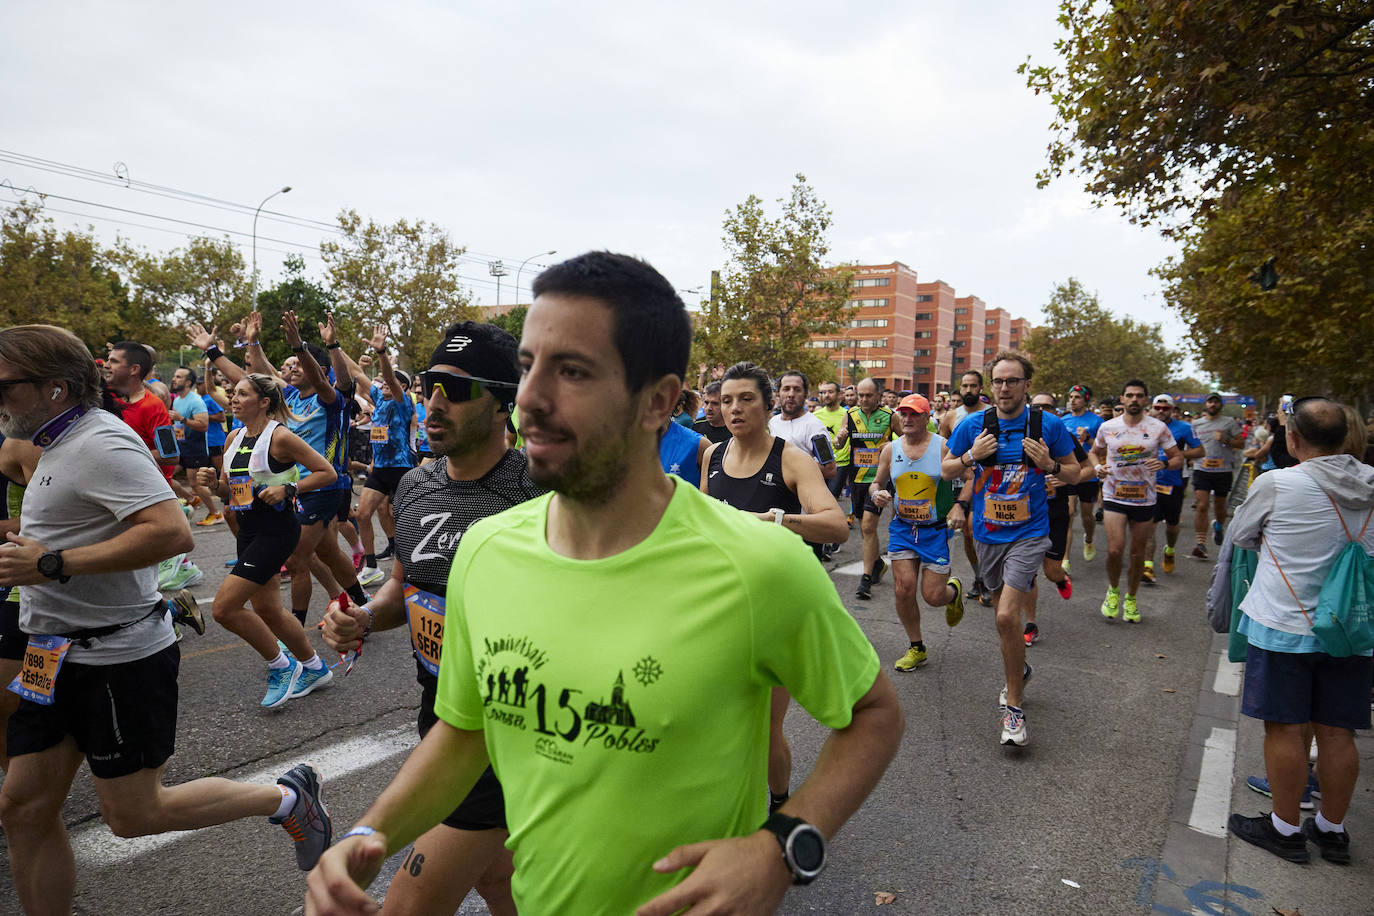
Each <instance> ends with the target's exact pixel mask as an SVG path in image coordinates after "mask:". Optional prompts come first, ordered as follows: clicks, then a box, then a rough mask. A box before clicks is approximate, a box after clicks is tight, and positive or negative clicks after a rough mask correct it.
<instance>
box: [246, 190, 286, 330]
mask: <svg viewBox="0 0 1374 916" xmlns="http://www.w3.org/2000/svg"><path fill="white" fill-rule="evenodd" d="M290 190H291V185H286V186H285V187H283V188H282V189H281V190H280V191H273V192H272V193H271V194H268V195H267V196H266V197H264V198H263V199H262V203H260V204H258V208H257V209H256V210H254V211H253V304H252V308H253V310H254V311H256V310H257V307H258V214H260V213H262V208H263V207H265V206H267V202H268V201H269V200H271V199H272V198H274V197H276V196H277V195H278V194H285V193H286V192H287V191H290Z"/></svg>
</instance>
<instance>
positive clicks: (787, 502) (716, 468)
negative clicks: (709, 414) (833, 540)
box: [706, 436, 801, 521]
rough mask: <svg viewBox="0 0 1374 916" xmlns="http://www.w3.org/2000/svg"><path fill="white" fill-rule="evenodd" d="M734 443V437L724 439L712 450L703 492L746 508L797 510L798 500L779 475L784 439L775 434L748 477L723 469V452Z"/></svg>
mask: <svg viewBox="0 0 1374 916" xmlns="http://www.w3.org/2000/svg"><path fill="white" fill-rule="evenodd" d="M734 444H735V443H734V440H733V439H727V440H725V441H724V442H723V443H721V444H720V446H719V447H717V448H714V449H712V450H711V457H710V459H709V463H708V466H707V469H706V493H707V494H708V495H709V496H712V497H714V498H715V499H719V500H720V501H722V502H726V503H729V504H730V505H732V506H734V507H735V508H736V509H743V510H744V511H746V512H760V513H763V512H768V511H769V510H770V509H774V508H777V509H781V510H782V511H783V512H785V513H787V514H789V515H798V514H800V513H801V500H799V499H798V498H797V494H796V493H794V492H792V490H791V489H790V488H789V487H788V486H787V483H786V481H784V480H783V475H782V450H783V446H785V445H787V442H786V440H783V439H779V438H778V437H777V436H774V437H773V447H772V449H770V450H769V452H768V457H767V458H765V459H764V460H763V466H762V467H760V468H759V469H758V470H757V471H755V472H754V473H753V474H750V475H749V476H748V477H732V476H731V475H730V474H729V472H727V471H726V470H725V456H726V454H728V453H729V451H730V447H731V446H732V445H734ZM769 521H772V519H771V518H770V519H769Z"/></svg>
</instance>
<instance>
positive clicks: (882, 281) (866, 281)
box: [854, 277, 892, 287]
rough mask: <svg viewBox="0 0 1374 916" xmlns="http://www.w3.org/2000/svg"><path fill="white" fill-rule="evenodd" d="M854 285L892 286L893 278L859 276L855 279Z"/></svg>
mask: <svg viewBox="0 0 1374 916" xmlns="http://www.w3.org/2000/svg"><path fill="white" fill-rule="evenodd" d="M854 285H855V286H856V287H857V286H891V285H892V278H891V277H861V278H859V279H858V280H855V281H854Z"/></svg>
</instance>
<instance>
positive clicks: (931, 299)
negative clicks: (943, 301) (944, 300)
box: [916, 293, 935, 302]
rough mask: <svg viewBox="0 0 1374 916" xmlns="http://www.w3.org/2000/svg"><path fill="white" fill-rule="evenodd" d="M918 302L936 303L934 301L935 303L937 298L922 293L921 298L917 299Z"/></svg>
mask: <svg viewBox="0 0 1374 916" xmlns="http://www.w3.org/2000/svg"><path fill="white" fill-rule="evenodd" d="M916 301H917V302H934V301H935V297H934V296H932V295H931V294H930V293H922V294H921V295H919V296H917V297H916Z"/></svg>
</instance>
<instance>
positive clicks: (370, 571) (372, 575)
mask: <svg viewBox="0 0 1374 916" xmlns="http://www.w3.org/2000/svg"><path fill="white" fill-rule="evenodd" d="M865 578H867V577H865ZM380 581H382V571H381V570H380V569H378V568H377V567H375V566H364V567H363V568H362V569H360V570H358V584H359V585H372V584H373V583H376V582H380Z"/></svg>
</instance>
